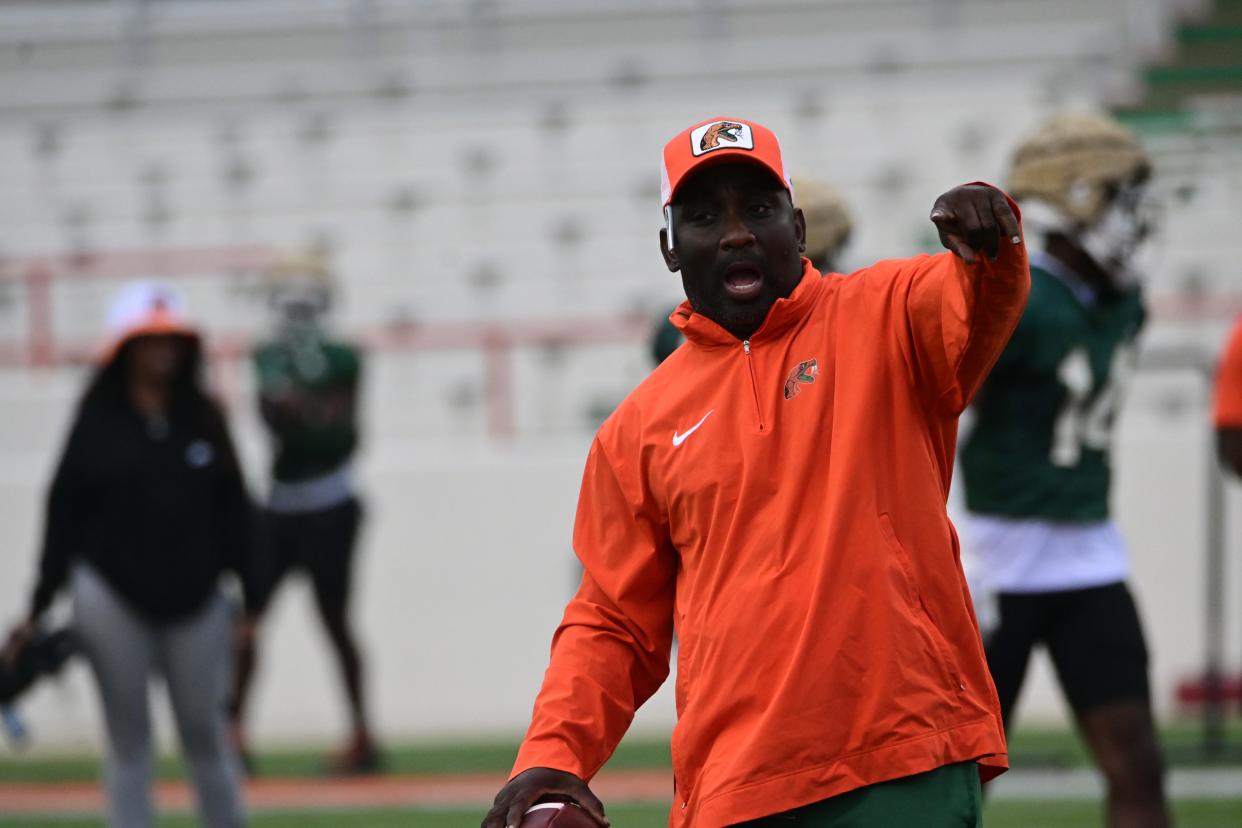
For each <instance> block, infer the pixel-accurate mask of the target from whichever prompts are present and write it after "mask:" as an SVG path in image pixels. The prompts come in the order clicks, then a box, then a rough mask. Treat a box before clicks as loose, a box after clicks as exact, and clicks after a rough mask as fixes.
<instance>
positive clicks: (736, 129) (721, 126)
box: [660, 118, 793, 207]
mask: <svg viewBox="0 0 1242 828" xmlns="http://www.w3.org/2000/svg"><path fill="white" fill-rule="evenodd" d="M722 161H750V162H752V163H755V164H760V165H762V166H764V167H766V168H767V169H768V170H769V171H770V172H771V173H772V174H773V175H775V176H776V177H777V178H778V179H780V181H781V183H782V184H784V185H785V189H786V190H788V191H789V193H790V195H793V184H791V183H790V181H789V174H788V173H786V172H785V161H784V159H783V158H782V157H781V142H780V141H778V140H777V139H776V134H775V133H774V132H772V130H770V129H768V128H767V127H765V126H762V125H760V124H757V123H755V122H754V121H746V120H743V119H742V118H712V119H711V120H709V121H703V122H702V123H699V124H695V125H694V126H692V127H690V128H689V129H687V130H686V131H684V132H682V133H681V134H680V135H678V136H677V137H676V138H674V139H673V140H671V141H669V142H668V143H667V144H665V145H664V155H663V157H662V158H661V159H660V199H661V201H660V206H661V207H667V206H668V205H669V203H670V202H672V200H673V196H675V195H677V188H678V187H680V186H681V185H682V183H683V182H684V181H685V180H686V178H687V177H689V175H690V174H691V173H692V172H694V171H695V170H697V169H699V168H700V167H703V166H705V165H708V164H718V163H720V162H722Z"/></svg>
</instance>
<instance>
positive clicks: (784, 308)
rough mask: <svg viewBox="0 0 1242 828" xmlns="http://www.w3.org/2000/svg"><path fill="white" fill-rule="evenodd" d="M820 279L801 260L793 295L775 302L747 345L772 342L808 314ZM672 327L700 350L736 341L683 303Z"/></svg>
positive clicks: (815, 271)
mask: <svg viewBox="0 0 1242 828" xmlns="http://www.w3.org/2000/svg"><path fill="white" fill-rule="evenodd" d="M822 283H823V279H821V278H820V273H819V271H818V270H816V269H815V268H814V267H812V265H811V261H810V259H807V258H805V257H803V259H802V279H801V281H799V282H798V286H797V287H795V288H794V289H793V293H791V294H789V296H787V297H786V298H784V299H777V300H776V302H775V303H773V305H772V307H771V308H770V309H769V310H768V315H767V317H765V318H764V320H763V324H761V325H760V326H759V328H758V330H756V331H755V332H754V333H753V334H751V336H750V340H749V341H751V342H754V341H756V340H760V341H762V340H767V339H773V338H775V337H778V336H780V334H781V333H783V332H784V331H786V330H788V329H789V328H790V327H792V326H793V325H794V324H795V323H797V322H798V321H799V320H800V319H802V318H803V317H804V316H806V314H807V313H808V312H809V311H810V310H811V308H812V307H813V306H814V304H815V294H816V293H817V292H818V290H819V288H820V286H821V284H822ZM669 319H670V320H671V321H672V323H673V325H674V326H675V327H676V328H677V329H678V330H680V331H681V332H682V333H683V334H684V335H685V337H686V339H688V340H689V341H691V342H693V343H694V344H695V345H698V346H700V347H704V348H713V347H727V346H735V345H737V344H738V343H739V342H740V340H739V339H738V338H737V337H736V336H734V335H733V334H731V333H729V332H728V331H726V330H725V329H724V328H722V327H720V325H718V324H716V323H715V322H713V321H712V320H711V319H708V318H707V317H706V316H703V315H702V314H699V313H695V312H694V308H692V307H690V302H689V301H685V302H682V303H681V304H680V305H678V306H677V309H676V310H674V311H673V313H672V315H671V316H669Z"/></svg>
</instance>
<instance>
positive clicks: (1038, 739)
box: [0, 720, 1242, 784]
mask: <svg viewBox="0 0 1242 828" xmlns="http://www.w3.org/2000/svg"><path fill="white" fill-rule="evenodd" d="M1160 737H1161V742H1162V744H1163V745H1164V749H1165V753H1166V756H1167V759H1168V763H1169V765H1170V766H1173V767H1193V766H1205V765H1213V764H1221V765H1239V764H1242V721H1239V720H1235V721H1233V722H1231V723H1230V725H1229V728H1228V730H1227V744H1228V749H1227V750H1226V751H1225V753H1224V754H1223V755H1222V756H1220V757H1218V758H1216V759H1213V758H1210V757H1204V756H1203V755H1202V754H1201V753H1200V751H1199V730H1198V727H1197V725H1195V724H1194V723H1179V724H1175V725H1171V726H1168V727H1164V728H1162V729H1161V734H1160ZM1009 751H1010V752H1009V757H1010V764H1011V766H1012V767H1028V768H1029V767H1041V768H1077V767H1086V766H1087V765H1088V764H1089V761H1088V758H1087V752H1086V749H1085V748H1084V747H1083V744H1082V742H1081V741H1080V740H1079V739H1078V737H1077V735H1075V734H1074V733H1073V732H1072V731H1069V730H1064V729H1054V728H1028V729H1024V730H1020V731H1018V732H1017V733H1016V734H1015V735H1014V736H1013V738H1012V739H1011V740H1010V744H1009ZM516 753H517V742H516V740H500V741H469V740H466V741H456V742H453V743H420V744H415V745H407V746H396V747H390V749H389V750H388V752H387V754H386V757H387V760H388V770H389V771H390V772H392V773H397V774H411V773H418V774H422V773H504V772H506V771H508V769H509V767H510V765H511V764H512V763H513V757H514V755H515V754H516ZM323 756H324V751H322V750H319V749H308V748H299V749H288V750H271V751H264V752H262V753H260V754H259V755H258V757H257V760H256V764H257V768H258V771H259V773H260V775H262V776H270V777H280V776H317V775H319V773H320V772H321V771H322V768H323ZM671 766H672V763H671V759H670V757H669V748H668V740H667V739H666V738H663V737H652V736H650V735H636V736H631V737H628V738H626V739H625V741H623V742H622V743H621V746H620V747H619V748H617V752H616V754H614V755H613V757H612V759H611V761H610V762H609V763H608V767H609V768H611V769H632V768H669V767H671ZM182 773H183V771H182V767H181V763H180V762H179V761H178V760H177V759H176V758H175V757H164V758H163V759H161V761H160V764H159V775H160V777H161V778H165V779H172V778H180V777H181V776H182ZM98 777H99V762H98V760H97V759H96V758H95V757H92V756H81V755H78V756H36V757H24V756H20V755H15V754H13V753H11V752H8V751H4V750H0V784H2V783H4V782H57V781H87V780H92V779H97V778H98Z"/></svg>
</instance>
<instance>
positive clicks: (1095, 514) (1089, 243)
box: [961, 114, 1169, 826]
mask: <svg viewBox="0 0 1242 828" xmlns="http://www.w3.org/2000/svg"><path fill="white" fill-rule="evenodd" d="M1150 174H1151V162H1150V160H1149V158H1148V156H1147V153H1146V152H1144V150H1143V148H1142V146H1141V145H1140V144H1139V142H1138V141H1137V140H1136V139H1135V138H1134V136H1132V135H1131V134H1130V133H1129V132H1128V131H1127V130H1126V129H1125V128H1124V127H1122V126H1121V125H1120V124H1118V123H1116V122H1114V121H1113V120H1111V119H1109V118H1106V117H1102V116H1095V115H1077V114H1073V115H1060V116H1058V117H1054V118H1052V119H1051V120H1049V121H1048V122H1047V123H1045V124H1044V125H1042V126H1041V127H1040V128H1039V129H1038V130H1036V132H1035V133H1034V134H1033V135H1032V136H1031V137H1030V138H1029V139H1027V140H1026V141H1025V142H1024V143H1023V144H1022V145H1021V146H1019V147H1018V149H1017V151H1016V152H1015V154H1014V156H1013V161H1012V171H1011V176H1010V181H1009V187H1010V192H1011V193H1012V194H1013V196H1014V197H1015V198H1016V199H1018V202H1019V204H1021V206H1022V212H1023V218H1024V222H1025V224H1026V228H1027V234H1028V238H1029V240H1030V245H1031V251H1032V252H1031V295H1030V299H1029V301H1028V303H1027V307H1026V310H1025V312H1024V313H1023V315H1022V321H1021V322H1020V323H1019V325H1018V328H1017V330H1016V331H1015V333H1014V335H1013V338H1012V339H1011V340H1010V342H1009V344H1008V346H1007V347H1006V348H1005V351H1004V353H1003V354H1002V355H1001V357H1000V359H999V360H998V361H997V363H996V366H995V368H993V370H992V373H991V375H990V376H989V377H988V380H987V382H986V383H985V384H984V386H983V389H982V390H981V391H980V392H979V396H978V398H977V399H976V400H975V403H974V410H975V426H974V428H973V430H972V431H971V433H970V434H969V435H968V436H967V438H966V439H965V441H964V443H963V446H962V451H961V459H962V473H963V480H964V483H965V485H966V506H967V509H968V511H969V512H970V514H971V519H970V521H969V538H970V540H971V542H972V544H973V546H974V548H975V551H976V553H977V555H978V557H979V560H980V563H981V564H982V573H981V576H982V581H983V582H984V584H985V585H986V587H987V588H988V589H989V590H991V591H993V592H994V594H995V597H996V600H997V602H998V610H999V615H998V621H997V626H996V627H995V628H994V629H992V630H990V631H986V634H985V642H986V645H987V655H988V666H989V668H990V669H991V671H992V677H993V679H994V680H995V682H996V689H997V692H998V694H999V696H1000V703H1001V710H1002V714H1003V716H1004V718H1005V721H1006V725H1007V726H1010V725H1012V723H1013V718H1014V717H1013V713H1014V705H1015V702H1016V701H1017V698H1018V694H1019V691H1020V690H1021V688H1022V682H1023V678H1024V676H1025V674H1026V669H1027V662H1028V659H1029V656H1030V654H1031V650H1032V648H1033V647H1035V646H1036V645H1040V644H1042V645H1044V646H1046V647H1047V648H1048V651H1049V653H1050V655H1051V657H1052V661H1053V664H1054V665H1055V666H1056V670H1057V675H1058V678H1059V680H1060V684H1061V687H1062V689H1063V690H1064V692H1065V695H1066V696H1067V698H1068V699H1069V703H1070V706H1071V707H1072V708H1073V711H1074V715H1075V718H1076V720H1077V724H1078V727H1079V728H1080V730H1081V731H1082V734H1083V736H1084V737H1085V739H1086V742H1087V744H1088V745H1089V747H1090V749H1091V752H1092V754H1093V755H1094V757H1095V760H1096V763H1097V764H1098V765H1099V767H1100V769H1101V770H1102V771H1103V772H1104V775H1105V777H1106V779H1107V783H1108V813H1109V824H1110V825H1113V826H1164V825H1168V820H1169V817H1168V809H1167V806H1166V803H1165V797H1164V793H1163V767H1162V759H1161V754H1160V748H1159V746H1158V744H1157V740H1156V735H1155V729H1154V727H1153V724H1152V712H1151V702H1150V688H1149V686H1148V662H1147V647H1146V644H1145V643H1144V638H1143V632H1142V629H1141V627H1140V624H1139V616H1138V612H1137V610H1136V608H1135V603H1134V599H1133V598H1132V596H1131V594H1130V590H1129V589H1128V588H1127V586H1126V579H1127V577H1128V576H1129V563H1128V559H1127V554H1126V548H1125V543H1124V541H1123V540H1122V537H1121V535H1120V533H1119V532H1118V530H1117V526H1116V524H1115V523H1114V522H1113V520H1112V518H1111V514H1110V509H1109V488H1110V482H1111V477H1112V472H1111V467H1110V462H1109V446H1110V444H1111V442H1112V438H1113V431H1114V422H1115V417H1116V412H1117V407H1118V405H1119V403H1120V400H1121V396H1122V389H1123V388H1124V386H1125V383H1126V379H1127V377H1128V376H1129V374H1130V372H1131V371H1132V369H1133V365H1134V349H1135V338H1136V337H1137V335H1138V333H1139V330H1140V329H1141V328H1142V326H1143V321H1144V318H1145V311H1144V307H1143V300H1142V294H1141V291H1140V287H1139V279H1138V273H1137V272H1136V271H1135V269H1134V266H1133V265H1134V254H1135V252H1136V250H1137V249H1138V248H1139V246H1140V245H1141V244H1142V242H1143V240H1144V238H1145V237H1146V236H1147V234H1148V231H1149V230H1150V224H1151V221H1150V218H1151V217H1150V214H1149V210H1147V208H1146V205H1147V203H1148V202H1147V201H1145V198H1144V194H1145V189H1146V185H1147V182H1148V178H1149V177H1150Z"/></svg>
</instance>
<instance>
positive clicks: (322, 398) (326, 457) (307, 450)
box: [231, 256, 379, 774]
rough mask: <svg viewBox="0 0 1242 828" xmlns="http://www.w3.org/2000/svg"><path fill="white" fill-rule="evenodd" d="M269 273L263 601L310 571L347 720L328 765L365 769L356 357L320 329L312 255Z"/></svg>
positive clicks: (372, 763) (239, 720)
mask: <svg viewBox="0 0 1242 828" xmlns="http://www.w3.org/2000/svg"><path fill="white" fill-rule="evenodd" d="M269 276H270V285H269V290H270V294H269V295H270V299H271V304H272V307H273V309H274V310H275V312H276V314H277V318H278V322H277V330H276V334H275V337H274V338H273V339H272V340H271V341H270V342H267V343H264V344H262V345H261V346H259V347H258V348H257V349H256V350H255V352H254V365H255V370H256V373H257V376H258V388H259V410H260V413H261V414H262V417H263V422H264V423H265V424H266V426H267V428H268V431H269V433H270V434H271V437H272V444H273V448H274V452H273V454H274V457H273V464H272V485H271V491H270V494H269V496H268V502H267V506H266V509H265V520H264V524H265V532H264V536H265V541H266V546H267V553H268V567H269V570H270V578H269V583H268V588H267V590H266V591H265V600H264V604H266V602H267V600H270V597H271V593H272V592H273V591H274V590H275V589H276V587H277V586H278V585H279V582H280V581H281V579H282V578H283V577H284V576H285V575H286V574H287V573H288V572H289V571H290V570H293V569H301V570H303V571H305V572H306V574H307V575H308V576H309V577H310V580H311V584H312V586H313V587H314V592H315V604H316V607H317V608H318V611H319V617H320V620H321V621H322V622H323V625H324V629H325V631H326V632H327V634H328V640H329V641H330V642H331V645H332V649H333V650H334V652H335V653H336V657H337V661H338V663H339V666H340V671H341V676H342V679H343V683H344V686H345V692H346V696H347V699H348V702H349V713H350V721H351V724H352V736H351V738H350V741H349V744H348V745H347V746H346V747H345V748H344V750H342V751H341V752H340V753H339V754H338V755H336V756H335V757H333V758H332V759H331V760H330V765H329V770H330V771H332V772H335V773H343V774H345V773H365V772H372V771H375V770H377V769H378V765H379V754H378V752H377V750H376V746H375V742H374V740H373V739H372V736H371V729H370V726H369V724H368V721H367V715H366V707H365V693H364V687H363V667H362V656H361V654H360V652H359V647H358V643H357V638H356V636H355V635H354V632H353V630H352V628H351V626H350V621H349V599H350V586H351V574H352V570H353V558H354V545H355V540H356V539H357V536H358V529H359V524H360V522H361V519H362V506H361V503H360V502H359V499H358V496H357V494H356V493H355V491H354V484H353V479H352V476H351V474H350V461H351V459H352V458H353V455H354V451H355V449H356V448H357V445H358V416H357V409H358V383H359V377H360V374H361V368H362V356H361V354H360V353H359V352H358V351H357V350H356V349H355V348H353V347H351V346H350V345H347V344H344V343H342V342H337V341H334V340H333V339H331V338H330V337H329V336H328V334H327V332H326V331H325V330H324V326H323V323H322V320H323V317H324V315H325V314H326V313H327V311H328V310H329V308H330V306H331V301H332V284H331V278H330V275H329V273H328V271H327V269H326V268H325V266H324V265H323V263H322V262H321V261H320V260H319V259H318V258H317V257H313V256H301V257H291V258H289V259H286V260H284V261H282V262H280V263H278V264H277V265H276V266H275V267H274V268H273V269H272V271H271V272H270V274H269ZM240 638H241V642H240V646H239V661H238V670H237V685H236V689H235V693H234V698H233V704H232V710H231V712H232V716H233V724H234V734H235V738H236V739H237V741H238V743H239V746H242V747H243V749H244V745H245V738H244V728H243V717H244V712H245V704H246V700H247V696H248V691H249V687H250V680H251V676H252V674H253V672H254V666H255V659H256V646H255V635H254V629H253V627H250V628H247V629H244V630H243V632H242V635H241V637H240Z"/></svg>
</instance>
